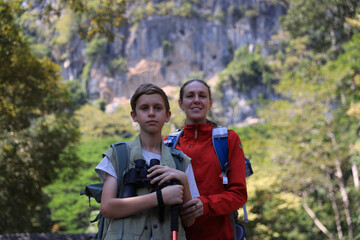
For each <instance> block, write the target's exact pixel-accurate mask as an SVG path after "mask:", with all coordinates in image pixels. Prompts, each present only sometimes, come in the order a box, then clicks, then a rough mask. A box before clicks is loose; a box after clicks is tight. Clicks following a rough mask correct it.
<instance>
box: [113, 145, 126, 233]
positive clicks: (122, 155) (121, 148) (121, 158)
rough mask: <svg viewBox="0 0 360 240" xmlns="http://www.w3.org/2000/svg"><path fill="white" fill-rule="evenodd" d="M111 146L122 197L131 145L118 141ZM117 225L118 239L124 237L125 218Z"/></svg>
mask: <svg viewBox="0 0 360 240" xmlns="http://www.w3.org/2000/svg"><path fill="white" fill-rule="evenodd" d="M111 148H112V149H113V151H114V153H115V158H116V161H115V165H114V163H113V165H114V168H115V171H116V174H117V176H118V198H120V197H121V194H122V192H123V190H124V182H123V175H124V174H125V172H126V170H127V169H128V168H129V162H130V157H129V156H130V154H129V146H128V144H127V143H126V142H117V143H113V144H111ZM117 227H118V229H119V232H118V239H121V238H122V234H123V230H124V220H123V219H122V218H121V219H118V221H117Z"/></svg>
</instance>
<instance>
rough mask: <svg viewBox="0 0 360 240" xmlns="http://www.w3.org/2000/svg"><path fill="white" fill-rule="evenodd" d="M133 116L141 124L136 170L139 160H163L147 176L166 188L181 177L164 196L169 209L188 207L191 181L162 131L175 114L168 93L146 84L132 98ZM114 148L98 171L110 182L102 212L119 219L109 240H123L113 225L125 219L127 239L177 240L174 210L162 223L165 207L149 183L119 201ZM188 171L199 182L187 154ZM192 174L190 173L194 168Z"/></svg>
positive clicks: (133, 152)
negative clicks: (112, 158)
mask: <svg viewBox="0 0 360 240" xmlns="http://www.w3.org/2000/svg"><path fill="white" fill-rule="evenodd" d="M130 103H131V109H132V111H131V117H132V119H133V121H134V122H137V123H138V124H139V126H140V134H139V135H138V136H137V137H136V139H135V140H134V141H132V142H129V143H128V146H129V156H130V165H129V166H130V168H132V167H134V161H135V160H137V159H145V160H146V161H147V164H149V162H150V160H151V159H154V158H155V159H158V160H160V164H159V165H155V166H153V167H151V168H150V169H149V171H148V172H149V174H148V175H147V178H150V179H152V180H151V182H150V183H151V184H154V183H157V184H158V186H160V185H161V184H163V183H166V182H168V181H169V180H173V179H177V180H178V181H179V182H180V184H179V185H170V186H166V187H164V188H162V189H161V191H160V195H161V196H162V201H163V204H164V205H165V206H171V205H175V204H183V203H185V202H187V201H189V200H190V199H191V198H192V197H191V193H190V188H189V182H188V178H187V176H186V174H185V173H184V172H182V171H179V170H176V169H175V163H174V160H173V158H172V155H171V153H170V151H169V149H168V148H167V147H166V146H165V145H164V144H163V142H162V137H161V130H162V127H163V125H164V123H165V122H168V121H169V119H170V116H171V112H170V106H169V102H168V98H167V96H166V94H165V93H164V91H163V90H162V89H161V88H159V87H157V86H155V85H153V84H151V83H148V84H142V85H140V86H139V87H138V88H137V90H136V91H135V93H134V95H133V96H132V98H131V101H130ZM111 151H112V150H111V149H109V150H108V151H107V152H105V153H104V155H105V157H104V159H103V161H101V162H100V163H99V165H98V166H97V167H96V169H95V170H96V172H97V173H98V175H99V176H100V178H101V179H102V180H103V181H104V187H103V192H102V198H101V199H102V200H101V213H102V215H103V216H104V217H105V218H110V219H114V221H110V224H109V226H108V227H107V231H106V235H105V238H104V239H118V238H119V236H118V232H119V231H118V229H117V228H118V227H116V224H115V223H114V224H112V222H116V221H115V219H117V218H123V219H124V223H123V224H124V225H123V234H122V239H146V240H148V239H171V227H170V224H171V222H170V214H169V213H170V211H169V207H166V209H165V211H164V219H163V220H162V221H160V219H159V210H160V209H159V207H158V206H159V205H162V203H161V196H160V199H159V196H157V194H159V193H156V192H151V188H150V187H149V186H148V185H146V184H144V186H139V187H137V188H136V193H137V196H130V197H127V198H117V197H116V196H117V185H118V181H117V177H118V176H116V172H115V170H114V167H113V165H112V163H111V161H110V159H109V156H112V154H111ZM183 161H184V162H185V169H186V168H187V172H190V173H191V174H190V175H191V177H190V179H192V181H194V177H193V173H192V169H191V165H190V164H189V163H190V159H189V158H188V157H187V156H185V155H184V159H183ZM189 168H190V170H189V171H188V169H189ZM194 221H195V220H194V219H187V220H184V221H182V224H183V225H184V226H190V225H191V224H193V223H194ZM178 234H179V239H185V232H184V229H183V227H182V225H181V224H179V231H178Z"/></svg>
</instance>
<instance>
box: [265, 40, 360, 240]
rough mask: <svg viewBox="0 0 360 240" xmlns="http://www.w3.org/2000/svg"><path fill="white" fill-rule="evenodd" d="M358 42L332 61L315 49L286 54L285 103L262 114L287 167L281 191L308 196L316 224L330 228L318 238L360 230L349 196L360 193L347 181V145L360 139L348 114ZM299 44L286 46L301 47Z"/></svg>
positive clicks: (276, 154) (277, 156)
mask: <svg viewBox="0 0 360 240" xmlns="http://www.w3.org/2000/svg"><path fill="white" fill-rule="evenodd" d="M357 38H358V37H357V36H354V38H353V39H352V40H350V41H349V43H347V44H346V45H344V46H345V47H344V49H345V52H344V53H343V54H341V55H340V56H339V57H338V58H337V59H336V60H334V61H331V60H328V61H324V57H323V55H322V54H316V53H314V52H313V51H287V52H286V54H285V55H284V56H285V58H283V60H282V61H283V66H282V75H281V81H280V83H279V85H278V86H277V87H276V90H277V92H278V93H280V94H281V95H282V96H283V99H281V100H278V101H276V102H273V103H271V104H270V105H268V106H267V107H265V108H264V109H263V110H262V111H260V114H261V115H260V116H261V117H262V118H263V119H265V120H266V121H267V122H268V123H269V126H270V128H271V131H270V136H271V138H272V141H271V142H269V144H268V147H269V149H271V152H272V154H271V158H270V159H271V161H273V162H277V163H279V164H280V165H281V166H282V168H283V171H282V172H283V174H282V175H281V179H282V181H281V188H282V189H283V190H287V191H290V192H292V193H294V194H297V195H298V196H302V197H303V198H304V196H308V197H305V198H304V199H303V201H304V202H303V204H304V205H303V206H305V205H308V206H309V207H310V209H311V210H312V211H313V212H314V214H315V217H313V221H314V224H317V227H318V228H320V224H319V223H321V224H322V225H323V226H324V228H323V229H326V230H323V232H319V233H318V235H317V238H319V237H321V236H325V235H326V236H327V237H329V238H331V237H333V236H336V235H339V236H346V237H348V238H350V239H353V237H354V233H356V232H357V231H359V227H360V225H359V223H358V220H357V218H356V214H355V213H356V212H357V210H356V208H357V207H356V206H357V204H358V203H357V202H356V201H354V200H353V199H350V198H349V196H352V195H357V194H358V193H356V192H354V189H353V187H352V185H353V184H352V182H351V181H349V180H350V179H351V177H352V172H351V162H349V160H350V159H351V155H352V152H351V151H349V146H350V145H351V144H353V143H354V142H356V141H357V138H358V133H357V132H358V129H359V128H360V123H359V121H355V119H350V118H349V117H348V116H347V115H346V111H348V109H349V107H350V103H351V102H358V101H359V98H360V96H359V94H358V93H359V90H360V89H359V87H358V86H356V84H355V82H354V79H356V76H357V75H358V74H359V71H360V68H359V65H358V62H359V60H360V59H359V53H360V50H359V48H358V47H355V46H358V44H359V42H358V40H357ZM296 40H297V39H294V41H292V40H290V41H292V43H291V42H290V44H289V45H288V46H290V45H291V44H294V45H293V47H292V49H301V45H299V44H301V42H300V41H296ZM284 56H283V57H284ZM339 192H340V193H341V194H340V193H339ZM319 204H321V206H322V207H321V208H319V207H317V205H319ZM315 218H317V221H318V222H316V221H315ZM345 219H346V220H345ZM339 221H341V222H339ZM339 229H341V231H340V230H339ZM315 236H316V235H315Z"/></svg>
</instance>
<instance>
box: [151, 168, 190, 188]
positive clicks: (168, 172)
mask: <svg viewBox="0 0 360 240" xmlns="http://www.w3.org/2000/svg"><path fill="white" fill-rule="evenodd" d="M147 177H148V178H154V179H153V180H151V182H150V183H151V184H155V183H157V184H158V186H161V185H162V184H163V183H166V182H168V181H170V180H172V179H177V180H179V181H180V182H181V184H182V185H184V184H187V177H186V174H185V173H184V172H182V171H180V170H177V169H174V168H170V167H167V166H161V165H155V166H153V167H151V168H150V169H149V174H148V175H147Z"/></svg>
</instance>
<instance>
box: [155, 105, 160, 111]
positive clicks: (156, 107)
mask: <svg viewBox="0 0 360 240" xmlns="http://www.w3.org/2000/svg"><path fill="white" fill-rule="evenodd" d="M154 108H155V109H156V110H161V109H162V107H161V106H160V105H157V106H155V107H154Z"/></svg>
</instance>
